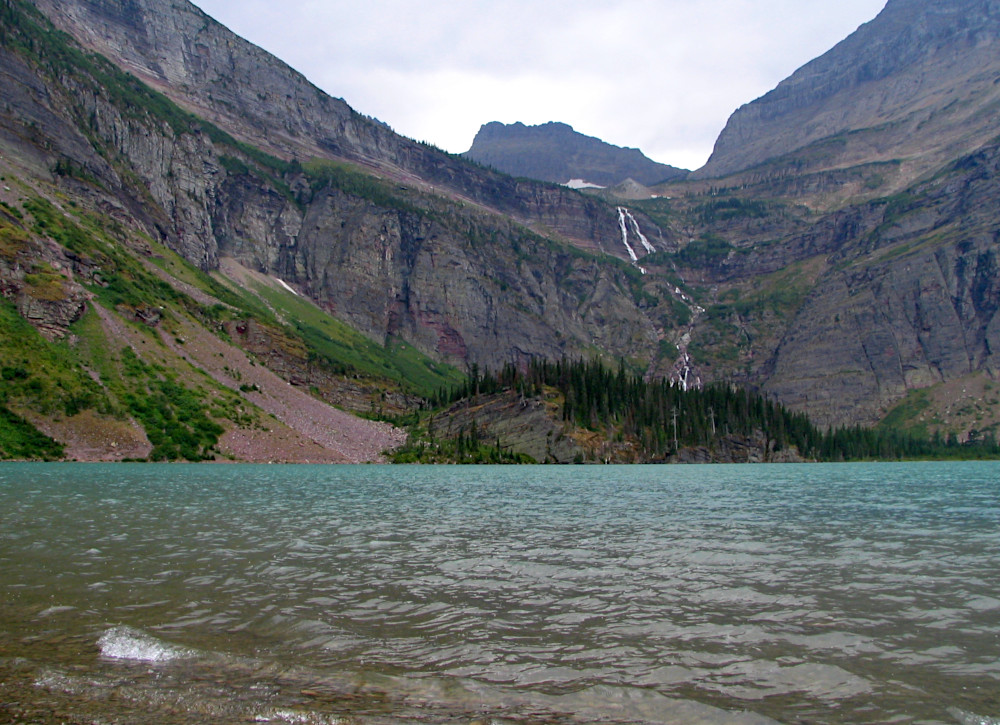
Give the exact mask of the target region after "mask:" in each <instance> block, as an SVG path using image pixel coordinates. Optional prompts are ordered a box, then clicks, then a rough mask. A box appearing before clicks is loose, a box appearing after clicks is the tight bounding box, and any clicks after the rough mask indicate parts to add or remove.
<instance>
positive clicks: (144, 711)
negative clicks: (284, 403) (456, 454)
mask: <svg viewBox="0 0 1000 725" xmlns="http://www.w3.org/2000/svg"><path fill="white" fill-rule="evenodd" d="M998 473H1000V466H998V465H997V464H982V463H969V464H960V465H956V464H910V465H895V464H894V465H888V464H876V465H840V466H835V465H829V466H827V465H813V466H703V467H655V466H637V467H631V466H623V467H567V468H554V467H517V468H479V467H383V466H362V467H335V466H333V467H321V466H316V467H312V466H291V467H287V466H168V465H164V466H153V465H109V466H103V465H66V464H62V465H28V464H6V465H4V466H2V467H0V523H2V530H0V591H2V593H3V596H2V598H0V721H3V720H4V718H5V717H6V718H7V719H8V720H14V721H25V722H61V721H70V722H74V721H79V722H93V721H99V722H116V723H125V722H147V721H149V718H150V713H155V715H156V718H155V719H156V720H157V721H158V722H165V723H169V722H178V723H181V722H192V721H197V722H220V723H222V722H252V721H257V722H296V723H297V722H302V723H328V722H348V721H349V722H364V723H381V722H386V723H398V722H433V723H447V722H469V721H470V720H475V719H480V720H482V721H483V722H488V721H490V720H491V719H492V720H494V721H496V722H505V721H506V722H547V721H552V722H561V721H569V722H581V721H582V722H593V721H602V722H603V721H622V722H650V723H691V722H705V723H730V722H732V723H763V722H774V721H778V722H788V723H791V722H824V723H827V722H843V723H855V722H872V723H875V722H879V723H881V722H889V721H892V722H900V723H918V722H920V723H926V722H943V723H956V722H959V723H985V724H987V725H989V724H992V723H997V722H998V720H996V719H995V718H998V717H1000V696H998V694H997V693H1000V682H998V681H1000V590H998V589H997V586H996V582H997V580H998V575H1000V546H998V545H1000V526H998V524H1000V476H998V475H997V474H998ZM74 718H76V719H75V720H74ZM343 718H348V720H344V719H343ZM991 718H994V719H991Z"/></svg>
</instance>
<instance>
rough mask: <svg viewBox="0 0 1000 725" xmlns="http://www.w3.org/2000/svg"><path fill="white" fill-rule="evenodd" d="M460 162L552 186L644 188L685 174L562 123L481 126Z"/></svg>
mask: <svg viewBox="0 0 1000 725" xmlns="http://www.w3.org/2000/svg"><path fill="white" fill-rule="evenodd" d="M465 156H468V157H469V158H471V159H473V160H475V161H478V162H479V163H482V164H486V165H489V166H493V167H494V168H496V169H498V170H500V171H503V172H505V173H508V174H511V175H512V176H527V177H531V178H535V179H541V180H542V181H551V182H553V183H556V184H565V183H567V182H569V181H571V180H573V179H578V180H582V181H586V182H588V183H590V184H594V185H598V186H614V185H615V184H618V183H621V182H622V181H624V180H625V179H626V178H629V177H631V178H633V179H635V180H636V181H639V182H640V183H643V184H655V183H658V182H661V181H667V180H674V179H678V178H682V177H683V176H685V175H686V174H687V172H686V171H684V170H683V169H678V168H676V167H674V166H669V165H667V164H660V163H657V162H655V161H653V160H651V159H649V158H647V157H646V156H645V155H644V154H643V153H642V152H641V151H639V150H638V149H634V148H622V147H620V146H614V145H612V144H609V143H606V142H604V141H602V140H600V139H599V138H595V137H593V136H585V135H584V134H582V133H579V132H577V131H575V130H574V129H573V127H572V126H570V125H569V124H567V123H561V122H558V121H549V122H548V123H543V124H539V125H537V126H526V125H525V124H523V123H521V122H516V123H512V124H504V123H500V122H498V121H492V122H490V123H486V124H484V125H483V126H482V127H481V128H480V129H479V133H477V134H476V138H475V140H474V141H473V142H472V148H470V149H469V150H468V151H467V152H466V153H465Z"/></svg>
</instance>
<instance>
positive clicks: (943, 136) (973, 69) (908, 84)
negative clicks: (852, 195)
mask: <svg viewBox="0 0 1000 725" xmlns="http://www.w3.org/2000/svg"><path fill="white" fill-rule="evenodd" d="M998 70H1000V3H997V2H996V1H995V0H947V1H945V2H936V1H933V2H932V1H931V0H889V2H888V3H887V4H886V7H885V9H884V10H883V11H882V13H880V14H879V16H878V17H877V18H875V19H874V20H873V21H871V22H870V23H866V24H865V25H863V26H861V27H860V28H859V29H858V30H857V31H856V32H855V33H854V34H853V35H851V36H850V37H848V38H847V39H845V40H844V41H843V42H841V43H839V44H838V45H837V46H836V47H834V48H833V49H832V50H830V51H829V52H828V53H826V54H825V55H823V56H821V57H819V58H817V59H816V60H814V61H812V62H810V63H808V64H806V65H805V66H803V67H802V68H800V69H799V70H798V71H796V72H795V73H794V74H792V76H790V77H789V78H788V79H786V80H784V81H782V82H781V83H780V84H779V85H778V86H777V88H775V89H774V90H773V91H771V92H770V93H768V94H766V95H765V96H763V97H762V98H759V99H757V100H756V101H754V102H752V103H749V104H747V105H745V106H743V107H741V108H740V109H738V110H737V111H736V112H735V113H734V114H733V115H732V117H731V118H730V119H729V123H728V124H727V125H726V128H725V129H724V130H723V132H722V134H721V135H720V136H719V139H718V141H717V142H716V146H715V150H714V152H713V154H712V157H711V158H710V159H709V161H708V163H707V164H706V165H705V166H704V167H703V168H701V169H699V170H698V171H696V172H695V173H694V174H693V176H694V177H695V178H716V177H723V176H727V175H729V174H733V173H735V172H739V171H743V170H746V169H750V168H752V167H756V166H760V165H761V164H764V163H765V162H769V161H772V160H779V159H781V158H782V157H786V156H787V157H789V158H788V163H790V164H794V165H795V166H796V169H797V170H798V172H799V173H801V172H802V171H803V170H806V168H808V169H809V170H811V171H817V170H829V169H836V168H844V167H849V166H855V165H859V164H871V163H873V162H885V161H899V162H901V164H900V165H898V166H896V167H894V168H893V169H890V170H886V171H884V172H883V173H886V172H892V173H893V174H894V175H897V176H898V180H896V182H895V183H896V188H899V187H901V186H905V185H906V184H908V183H910V182H912V181H913V180H915V179H916V178H918V177H919V176H920V175H921V174H923V173H925V172H927V171H929V170H933V169H935V168H938V167H940V166H941V165H942V164H943V163H947V162H948V161H950V160H952V159H954V158H956V157H958V156H960V155H962V154H964V153H968V152H970V151H972V150H973V149H975V148H976V147H977V146H978V145H979V144H981V143H984V142H985V141H987V140H989V139H990V138H992V137H993V136H994V135H995V133H996V126H995V119H996V114H997V110H998V108H1000V87H998V86H997V85H996V84H995V83H994V81H995V79H996V77H997V74H998ZM807 149H809V150H808V151H807ZM776 166H777V167H782V164H781V163H780V162H779V163H776ZM770 173H772V174H777V173H779V169H778V168H775V169H771V171H770ZM888 190H889V191H891V190H892V189H888ZM881 193H886V188H883V189H881Z"/></svg>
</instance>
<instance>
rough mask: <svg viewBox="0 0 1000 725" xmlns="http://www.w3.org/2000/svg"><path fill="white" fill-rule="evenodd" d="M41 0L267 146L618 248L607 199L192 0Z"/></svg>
mask: <svg viewBox="0 0 1000 725" xmlns="http://www.w3.org/2000/svg"><path fill="white" fill-rule="evenodd" d="M35 4H36V5H37V7H38V8H40V9H41V10H42V11H43V12H45V13H46V15H47V16H48V17H49V18H50V19H51V20H52V21H53V22H54V23H55V24H56V26H57V27H60V28H61V29H62V30H64V31H66V32H67V33H69V34H70V35H73V36H74V37H75V38H76V39H77V41H78V42H80V43H81V44H82V45H83V46H84V47H86V48H89V49H92V50H94V51H96V52H98V53H100V54H101V55H103V56H105V57H106V58H109V59H110V60H112V61H113V62H114V63H116V64H117V65H119V66H120V67H121V68H122V69H123V70H125V71H127V72H128V73H130V74H133V75H135V76H136V77H137V78H139V79H140V80H142V81H143V82H144V83H147V84H149V85H150V86H151V87H152V88H154V89H156V90H158V91H160V92H162V93H163V94H164V95H166V96H167V97H169V98H170V99H172V100H173V101H175V102H176V103H178V104H179V105H180V106H182V107H183V108H185V109H187V110H188V111H191V112H193V113H195V114H197V115H198V116H199V117H200V118H203V119H206V120H209V121H211V122H212V123H214V124H216V125H218V126H219V127H221V128H223V129H225V131H226V132H227V133H229V134H231V135H232V136H233V137H235V138H236V139H238V140H240V141H242V142H245V143H248V144H250V145H252V146H253V147H255V148H258V149H261V150H263V151H266V152H267V153H269V154H271V155H274V156H277V157H278V158H281V159H286V160H290V159H299V160H303V161H304V160H307V159H311V158H323V159H333V160H348V161H351V162H355V163H358V164H360V165H362V166H363V167H365V168H366V169H368V170H369V171H372V172H375V173H377V174H378V175H379V176H381V177H383V178H386V179H390V180H396V181H402V182H403V183H406V184H407V185H410V186H414V187H415V188H419V189H421V190H424V191H433V192H434V193H436V194H447V195H449V196H451V197H452V198H453V199H456V200H462V201H465V202H470V203H473V204H476V205H480V206H484V207H487V208H490V209H492V210H495V211H498V212H501V213H503V214H507V215H510V216H512V217H514V218H515V219H517V220H518V221H520V222H523V223H526V224H529V225H532V226H536V227H539V228H541V229H544V231H545V232H546V233H548V234H552V235H558V236H559V237H560V238H562V239H565V240H566V241H569V242H571V243H573V244H576V245H578V246H580V247H582V248H584V249H588V250H592V251H604V252H608V253H611V254H618V255H619V256H623V253H622V251H621V250H622V247H621V244H620V243H619V233H618V229H617V225H616V220H615V217H614V215H613V213H609V212H608V209H607V208H606V207H605V206H604V205H601V204H595V203H592V202H591V201H590V200H588V199H586V198H584V197H579V196H574V195H570V194H569V193H568V192H567V191H566V190H564V189H560V188H548V189H543V188H541V187H538V186H537V185H533V184H526V183H518V182H516V181H514V180H513V179H510V178H508V177H505V176H503V175H499V174H495V173H491V172H489V171H488V170H486V169H484V168H480V167H477V166H476V165H474V164H469V163H463V161H462V159H461V157H458V156H451V155H448V154H445V153H442V152H441V151H439V150H437V149H434V148H432V147H429V146H427V145H425V144H420V143H417V142H415V141H412V140H410V139H407V138H404V137H402V136H399V135H398V134H396V133H394V132H393V131H392V130H391V129H390V128H389V127H388V126H386V125H384V124H382V123H379V122H377V121H375V120H374V119H371V118H368V117H366V116H363V115H361V114H359V113H357V112H356V111H354V110H353V109H352V108H350V107H349V106H348V105H347V104H346V103H344V102H343V101H342V100H339V99H334V98H331V97H329V96H328V95H327V94H325V93H323V92H322V91H321V90H319V89H318V88H316V87H315V86H313V85H312V84H311V83H309V81H308V80H306V78H304V77H303V76H302V75H301V74H299V73H297V72H296V71H294V70H293V69H291V68H289V67H288V66H287V65H286V64H285V63H283V62H282V61H280V60H278V59H277V58H275V57H274V56H272V55H270V54H268V53H266V52H264V51H263V50H261V49H260V48H257V47H256V46H254V45H252V44H250V43H248V42H247V41H245V40H243V39H242V38H240V37H238V36H236V35H234V34H233V33H232V32H231V31H229V30H228V29H227V28H225V27H224V26H222V25H220V24H219V23H217V22H216V21H215V20H213V19H212V18H210V17H209V16H207V15H206V14H205V13H203V12H202V11H201V10H199V9H198V8H197V7H195V6H194V5H193V4H191V3H190V2H186V1H185V2H172V3H164V2H163V1H162V0H120V1H112V0H107V1H104V0H58V1H57V0H37V2H36V3H35ZM207 264H208V265H209V266H211V265H212V264H213V263H212V261H211V260H210V259H209V260H208V261H207Z"/></svg>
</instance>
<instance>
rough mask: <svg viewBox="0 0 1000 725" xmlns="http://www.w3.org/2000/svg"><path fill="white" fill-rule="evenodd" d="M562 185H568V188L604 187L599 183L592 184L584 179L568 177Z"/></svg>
mask: <svg viewBox="0 0 1000 725" xmlns="http://www.w3.org/2000/svg"><path fill="white" fill-rule="evenodd" d="M563 186H568V187H569V188H570V189H604V188H605V187H603V186H601V185H600V184H594V183H591V182H589V181H585V180H584V179H570V180H569V181H567V182H566V183H565V184H563Z"/></svg>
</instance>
